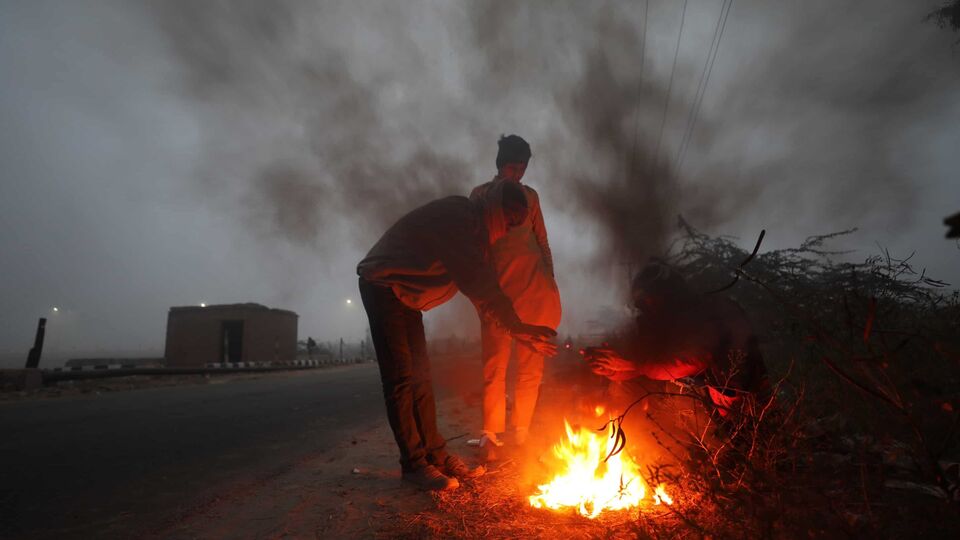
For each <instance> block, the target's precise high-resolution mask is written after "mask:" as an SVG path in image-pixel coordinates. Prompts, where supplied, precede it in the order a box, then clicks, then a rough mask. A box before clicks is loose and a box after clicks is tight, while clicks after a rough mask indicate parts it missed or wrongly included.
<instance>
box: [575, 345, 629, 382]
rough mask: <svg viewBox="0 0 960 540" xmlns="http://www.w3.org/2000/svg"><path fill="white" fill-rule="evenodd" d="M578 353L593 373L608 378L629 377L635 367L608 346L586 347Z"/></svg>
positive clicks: (620, 378)
mask: <svg viewBox="0 0 960 540" xmlns="http://www.w3.org/2000/svg"><path fill="white" fill-rule="evenodd" d="M580 353H581V354H582V355H583V359H584V360H586V361H587V364H589V365H590V369H591V370H592V371H593V372H594V373H596V374H597V375H600V376H602V377H607V378H608V379H613V380H623V379H624V378H630V376H629V375H630V373H631V372H633V371H634V370H635V369H636V366H634V364H633V362H631V361H629V360H627V359H626V358H624V357H623V356H621V355H620V353H618V352H617V351H615V350H614V349H611V348H610V347H587V348H586V349H583V350H582V351H580Z"/></svg>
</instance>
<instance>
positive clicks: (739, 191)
mask: <svg viewBox="0 0 960 540" xmlns="http://www.w3.org/2000/svg"><path fill="white" fill-rule="evenodd" d="M714 4H715V3H711V2H707V3H702V2H690V3H689V7H688V10H687V12H686V15H684V25H685V26H684V35H683V38H682V39H681V41H680V49H679V50H675V49H674V45H675V44H676V35H677V34H676V32H677V29H678V27H679V25H680V19H681V10H680V8H681V5H680V4H679V3H673V2H651V4H650V7H649V11H648V12H647V15H648V20H647V24H646V31H647V35H646V36H644V35H643V28H644V20H643V15H644V11H643V9H642V4H640V3H638V2H625V1H624V2H606V3H603V4H597V3H587V2H568V3H557V2H547V1H534V2H524V3H522V4H507V3H503V2H496V1H477V2H469V3H466V4H463V5H442V6H437V5H434V4H432V3H430V2H424V3H417V4H406V5H405V6H404V7H403V8H399V7H397V6H396V5H395V4H391V3H379V2H372V3H370V2H367V3H362V4H360V5H356V4H347V3H339V2H328V3H320V4H304V3H299V2H279V3H271V4H269V5H267V4H262V3H256V2H249V3H246V2H241V3H236V2H229V3H217V2H206V3H204V4H202V6H197V5H195V4H194V3H192V2H161V3H158V4H157V6H156V13H157V14H158V16H159V20H160V21H161V24H162V27H163V28H164V30H165V33H166V34H167V35H168V37H169V41H170V43H171V46H172V50H173V51H174V52H175V54H176V57H177V58H178V59H179V61H180V63H181V64H182V66H183V68H184V73H185V75H186V77H185V84H184V87H183V89H184V91H185V92H186V94H187V95H188V96H190V97H191V98H192V99H194V100H196V103H197V106H198V111H199V113H200V115H201V118H202V119H203V120H204V126H205V136H206V141H207V144H208V149H207V152H206V156H207V159H206V161H205V162H204V166H203V171H204V172H203V174H202V176H203V177H204V178H205V179H206V183H205V186H206V188H207V189H208V192H209V193H210V194H211V196H212V197H222V192H225V193H227V194H231V193H236V192H240V193H242V196H241V197H240V198H239V201H240V202H241V203H242V207H243V208H244V209H243V210H241V212H240V215H241V216H243V217H244V218H245V219H246V221H247V223H248V224H249V225H251V226H252V228H253V229H254V230H255V231H257V232H258V233H260V234H261V235H262V236H263V237H264V238H265V239H267V240H271V239H277V238H279V239H282V240H284V241H287V242H290V243H293V244H295V245H298V246H309V247H313V248H316V249H318V250H319V252H320V253H325V252H329V251H331V250H332V251H334V252H335V251H336V250H337V246H341V245H342V242H345V241H346V242H349V243H351V244H353V245H357V246H364V247H365V246H367V245H369V244H370V243H372V241H374V240H375V239H376V237H377V235H378V234H379V233H380V232H381V231H382V230H383V229H384V228H385V227H386V226H388V225H389V224H390V223H391V222H392V221H393V220H395V219H396V218H397V217H398V216H399V215H401V214H402V213H403V212H405V211H407V210H409V209H411V208H413V207H415V206H417V205H419V204H421V203H423V202H425V201H427V200H430V199H432V198H435V197H438V196H441V195H447V194H455V193H459V194H465V193H467V192H468V191H469V189H470V187H471V186H472V185H475V184H477V183H480V182H482V181H484V180H486V179H487V177H488V176H489V174H490V173H491V172H492V167H491V166H489V165H488V163H489V162H492V158H493V152H494V146H493V140H495V137H496V136H498V135H499V134H500V133H504V132H512V131H516V132H519V133H521V134H522V135H524V136H526V137H527V138H528V139H530V140H531V142H532V144H533V150H534V162H533V168H532V174H531V175H530V178H529V179H528V181H529V182H530V183H531V184H532V185H534V186H535V187H538V188H539V190H540V191H541V197H542V198H543V199H544V200H545V202H546V205H547V207H548V211H553V212H556V214H555V215H553V216H549V215H548V223H551V222H553V223H556V222H563V223H562V224H561V225H560V226H559V227H557V228H556V231H554V241H555V243H558V244H560V247H559V249H558V250H557V251H558V258H560V259H561V262H562V265H561V268H563V269H565V270H566V271H567V272H568V273H569V275H570V276H571V277H570V278H565V277H564V276H561V284H562V285H563V284H564V280H565V279H569V281H567V283H570V282H575V283H583V282H585V281H587V282H588V281H590V280H598V279H604V280H609V279H611V278H613V279H616V280H618V281H616V283H618V286H617V287H613V288H612V291H611V292H609V293H608V294H609V295H608V296H607V298H608V299H614V298H616V294H617V291H616V289H617V288H618V287H622V284H623V283H625V281H626V280H625V279H623V276H622V275H621V274H619V273H618V272H621V271H622V269H623V268H624V267H627V268H635V267H636V265H637V264H639V263H642V262H643V261H644V260H645V259H646V258H647V257H649V256H651V255H655V254H658V253H660V252H662V251H663V250H664V249H665V248H666V246H667V245H668V244H669V242H670V240H671V237H672V235H673V234H674V233H675V231H676V218H677V215H678V214H684V215H685V216H686V217H687V219H688V220H689V221H691V222H692V223H693V224H694V225H695V226H697V227H700V228H704V229H707V230H716V231H718V232H727V231H726V230H725V229H728V228H733V229H735V230H737V231H741V230H742V231H748V234H751V235H752V234H753V232H754V231H755V230H756V229H759V228H760V227H768V228H771V227H772V228H774V229H776V228H777V227H785V226H788V225H790V224H792V225H793V226H794V229H795V230H796V231H797V232H796V233H795V234H792V235H787V236H789V238H788V239H785V240H786V241H790V240H794V239H795V238H798V237H803V236H806V235H807V234H813V233H819V232H824V230H825V229H830V230H832V229H834V228H836V229H839V228H845V227H849V226H858V225H859V226H861V227H864V228H871V227H874V228H876V227H883V228H885V229H886V230H887V231H890V230H891V229H899V228H903V227H906V226H909V225H910V224H911V223H913V221H914V219H915V216H914V212H915V209H916V197H917V196H918V193H917V190H916V189H915V185H916V183H915V179H914V178H913V176H912V174H911V171H910V170H909V169H908V168H904V167H902V166H900V165H901V163H898V159H900V158H899V156H898V150H901V149H902V146H903V145H905V144H908V143H909V142H908V141H906V142H905V141H903V140H902V139H901V138H902V134H903V133H904V132H905V131H906V129H907V128H908V126H910V125H911V124H915V123H916V122H917V114H918V113H921V114H931V111H930V108H931V107H935V106H936V105H935V104H936V103H937V96H938V95H939V96H945V95H947V94H948V93H949V92H951V91H953V90H954V89H956V88H957V81H956V78H955V77H954V78H952V79H951V80H950V81H949V83H948V85H949V86H948V87H943V88H939V89H935V90H932V89H931V88H930V80H931V78H933V77H935V76H936V74H937V69H938V66H943V55H944V54H946V53H943V52H941V53H937V52H936V50H937V48H943V49H944V50H946V49H947V48H949V40H950V38H949V36H945V35H938V34H937V33H936V32H935V31H933V29H932V28H923V27H921V22H920V18H921V15H922V10H919V9H918V8H916V7H915V6H913V7H910V6H905V5H903V4H901V3H897V2H892V1H891V2H883V3H880V4H877V3H876V2H848V3H846V4H845V5H844V6H840V7H837V6H836V5H835V4H834V3H831V2H826V1H824V2H818V3H816V2H815V3H806V4H805V5H804V6H802V7H784V6H772V5H769V4H766V3H763V2H758V1H743V0H741V1H738V2H736V3H735V5H734V8H733V12H732V15H731V18H730V23H729V26H728V27H727V28H726V33H725V35H724V37H723V41H722V43H721V52H720V55H719V60H718V63H717V65H716V70H715V72H714V76H713V78H712V80H711V81H710V86H709V87H708V89H709V91H708V92H707V94H706V96H705V100H704V105H703V109H702V111H701V114H700V115H699V117H698V118H697V124H696V130H695V131H693V132H692V139H691V146H690V151H689V152H688V154H687V156H688V157H687V159H686V160H685V161H684V162H683V163H682V166H683V168H680V167H678V166H679V165H681V163H679V162H678V161H677V160H676V157H677V155H678V154H677V150H678V147H679V143H680V141H681V139H682V138H683V137H684V135H685V132H684V129H685V126H686V125H687V121H688V114H689V112H690V109H691V107H692V106H693V97H694V95H693V94H694V89H695V88H696V85H697V82H698V77H699V76H700V72H701V67H702V65H703V61H704V60H705V58H706V54H707V50H708V44H709V38H710V36H711V33H712V30H713V28H714V25H715V23H716V17H717V16H718V15H719V5H714ZM868 7H869V8H870V9H869V17H868V20H869V22H870V24H869V25H862V24H861V25H857V21H863V20H864V19H863V15H862V14H863V13H865V11H864V10H865V9H867V8H868ZM791 10H793V11H791ZM785 11H786V12H789V13H785ZM375 15H376V16H375ZM905 34H913V35H915V36H916V37H915V38H914V39H913V40H912V41H908V42H904V41H903V40H898V39H892V36H896V35H905ZM675 53H676V55H677V57H676V58H677V68H676V71H675V73H673V79H674V81H673V84H672V85H670V84H668V83H669V80H670V78H671V68H672V66H673V59H674V54H675ZM641 65H643V72H642V73H641V70H640V67H641ZM668 89H669V93H668ZM665 108H666V111H665V110H664V109H665ZM661 124H662V125H661ZM225 141H228V142H225ZM229 141H234V142H229ZM236 141H245V142H240V143H238V142H236ZM657 150H658V152H657V155H654V154H655V151H657ZM228 183H230V184H236V185H233V186H232V187H228V186H227V185H226V184H228ZM231 204H236V200H231V199H230V198H229V195H228V200H227V201H226V206H225V207H226V208H231V206H230V205H231ZM824 222H828V223H829V225H828V226H825V225H824ZM814 227H816V228H814ZM571 232H574V233H576V234H577V241H576V242H571V241H565V239H558V238H557V237H558V236H560V235H564V234H569V233H571ZM611 272H612V274H611ZM578 294H579V293H577V292H574V294H573V295H572V296H574V297H576V296H577V295H578Z"/></svg>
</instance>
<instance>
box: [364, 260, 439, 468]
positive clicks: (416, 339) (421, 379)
mask: <svg viewBox="0 0 960 540" xmlns="http://www.w3.org/2000/svg"><path fill="white" fill-rule="evenodd" d="M360 298H361V299H363V307H364V309H365V310H366V311H367V318H368V319H369V320H370V337H371V338H372V339H373V348H374V349H375V350H376V352H377V363H378V364H379V365H380V381H381V382H382V383H383V397H384V400H385V401H386V404H387V419H388V420H389V421H390V428H391V429H392V430H393V437H394V439H396V441H397V447H399V448H400V465H401V466H402V467H403V470H405V471H411V470H415V469H418V468H420V467H423V466H425V465H427V464H428V463H442V462H443V460H445V459H446V457H447V452H446V439H444V438H443V437H442V436H441V435H440V432H439V431H438V430H437V408H436V404H435V403H434V399H433V382H432V381H431V380H430V359H429V358H428V357H427V343H426V336H425V334H424V331H423V314H422V313H420V311H418V310H414V309H410V308H408V307H407V306H405V305H404V304H403V303H402V302H401V301H400V300H399V299H397V297H396V295H395V294H394V293H393V290H392V289H390V288H389V287H384V286H381V285H374V284H372V283H370V282H368V281H366V280H364V279H363V278H360Z"/></svg>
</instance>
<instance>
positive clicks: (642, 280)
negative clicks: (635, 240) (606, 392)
mask: <svg viewBox="0 0 960 540" xmlns="http://www.w3.org/2000/svg"><path fill="white" fill-rule="evenodd" d="M631 294H632V296H633V303H634V307H635V308H636V310H637V313H638V315H637V318H636V321H635V323H636V324H635V326H634V327H632V328H631V329H630V331H629V332H628V333H627V334H626V335H625V336H622V337H621V339H620V340H619V341H620V342H619V343H617V344H615V345H614V346H611V347H592V348H588V349H585V350H584V357H585V359H586V360H587V362H589V364H590V367H591V369H592V370H593V372H594V373H596V374H598V375H601V376H604V377H606V378H608V379H610V380H611V381H612V385H611V387H612V388H611V390H612V391H611V394H614V395H619V396H621V397H627V396H630V394H633V395H632V396H630V397H628V398H627V400H626V401H627V402H629V401H632V399H637V398H639V397H640V396H642V395H643V394H644V393H645V390H643V388H642V380H643V379H652V380H656V381H673V382H683V381H686V382H688V383H692V386H693V387H695V388H703V389H705V391H706V392H705V395H704V402H705V403H706V404H708V405H710V406H711V408H712V411H711V412H712V414H714V415H715V416H716V418H717V419H718V420H719V424H720V425H721V426H727V427H730V426H734V425H736V424H738V423H740V422H741V421H743V420H746V419H748V418H750V417H756V416H757V415H758V414H759V413H760V408H762V407H763V406H764V405H766V404H767V403H769V400H770V385H769V382H768V379H767V370H766V366H765V365H764V362H763V357H762V355H761V352H760V348H759V345H758V340H757V337H756V335H755V333H754V331H753V328H752V326H751V324H750V322H749V320H748V319H747V317H746V314H745V313H744V311H743V309H742V308H741V307H740V305H739V304H737V303H736V302H734V301H733V300H731V299H730V298H727V297H725V296H721V295H703V294H696V293H694V292H692V291H690V289H689V287H688V286H687V283H686V281H685V280H684V278H683V277H682V276H681V275H680V274H678V273H677V272H676V271H675V270H674V269H672V268H671V267H669V266H668V265H666V264H663V263H651V264H649V265H647V266H646V267H645V268H644V269H643V270H642V271H641V272H640V273H639V274H637V276H636V277H635V278H634V280H633V283H632V286H631ZM638 383H639V384H638ZM631 389H635V391H631ZM631 398H632V399H631Z"/></svg>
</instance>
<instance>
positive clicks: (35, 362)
mask: <svg viewBox="0 0 960 540" xmlns="http://www.w3.org/2000/svg"><path fill="white" fill-rule="evenodd" d="M46 333H47V319H46V318H44V317H40V321H39V322H37V336H36V337H35V338H34V339H33V348H31V349H30V352H29V353H28V354H27V365H26V366H25V367H26V368H27V369H32V368H36V367H37V366H39V365H40V354H41V353H42V352H43V336H44V335H45V334H46Z"/></svg>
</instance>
